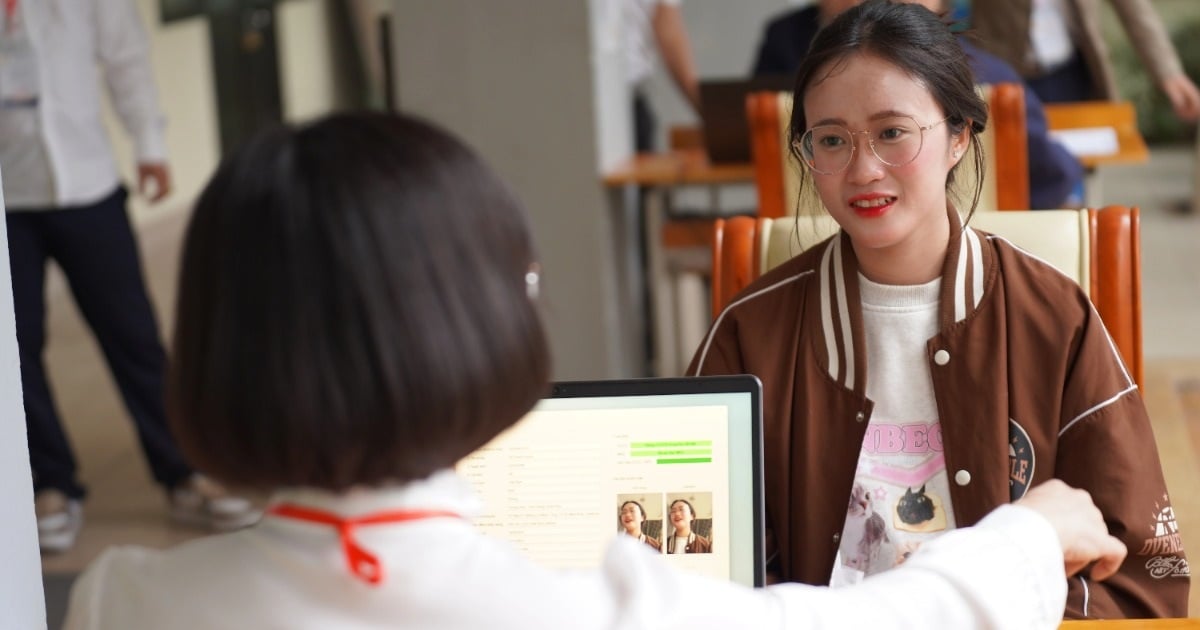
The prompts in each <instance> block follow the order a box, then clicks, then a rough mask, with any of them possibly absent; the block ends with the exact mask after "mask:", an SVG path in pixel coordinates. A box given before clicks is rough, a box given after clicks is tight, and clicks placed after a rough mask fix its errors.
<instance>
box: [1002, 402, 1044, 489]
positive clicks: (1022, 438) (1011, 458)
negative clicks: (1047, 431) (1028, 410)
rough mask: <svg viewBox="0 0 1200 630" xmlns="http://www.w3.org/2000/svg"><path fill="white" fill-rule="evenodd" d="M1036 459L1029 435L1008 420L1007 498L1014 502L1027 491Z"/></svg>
mask: <svg viewBox="0 0 1200 630" xmlns="http://www.w3.org/2000/svg"><path fill="white" fill-rule="evenodd" d="M1036 465H1037V458H1036V457H1035V456H1034V453H1033V442H1032V441H1031V440H1030V439H1029V434H1028V433H1026V432H1025V429H1024V428H1022V427H1021V425H1019V424H1017V421H1016V420H1013V419H1012V418H1009V419H1008V496H1009V499H1010V500H1012V501H1016V500H1017V499H1020V498H1021V497H1023V496H1025V493H1026V492H1028V491H1029V484H1030V483H1031V482H1032V481H1033V470H1034V468H1035V467H1036Z"/></svg>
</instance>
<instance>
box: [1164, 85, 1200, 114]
mask: <svg viewBox="0 0 1200 630" xmlns="http://www.w3.org/2000/svg"><path fill="white" fill-rule="evenodd" d="M1159 87H1161V88H1162V91H1163V92H1164V93H1165V94H1166V95H1167V98H1168V99H1170V101H1171V107H1174V108H1175V115H1176V116H1179V118H1180V119H1182V120H1184V121H1186V122H1193V121H1195V120H1196V119H1198V118H1200V89H1197V88H1196V84H1195V83H1193V82H1192V80H1191V79H1189V78H1188V77H1187V75H1185V74H1177V75H1175V76H1172V77H1168V78H1166V79H1163V82H1162V83H1161V84H1160V85H1159Z"/></svg>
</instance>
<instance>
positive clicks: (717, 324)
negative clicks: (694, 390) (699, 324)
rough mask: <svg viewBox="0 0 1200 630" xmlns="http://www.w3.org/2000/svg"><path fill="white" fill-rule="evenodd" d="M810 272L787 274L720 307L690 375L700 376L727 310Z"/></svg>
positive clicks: (811, 271)
mask: <svg viewBox="0 0 1200 630" xmlns="http://www.w3.org/2000/svg"><path fill="white" fill-rule="evenodd" d="M812 273H813V270H812V269H809V270H806V271H802V272H800V273H798V274H796V275H794V276H789V277H787V278H784V279H783V280H780V281H779V282H776V283H775V284H772V285H770V286H766V287H763V288H761V289H759V290H757V291H755V292H754V293H750V294H748V295H743V296H742V297H740V298H738V299H736V300H734V301H732V302H730V303H729V305H727V306H726V307H725V308H723V309H721V314H720V315H717V319H716V321H714V322H713V325H712V327H711V328H709V329H708V335H706V336H705V337H704V346H703V347H702V348H701V350H700V360H699V361H697V362H696V373H695V374H693V375H692V376H700V371H701V368H703V367H704V360H705V359H706V358H708V349H709V347H710V346H711V345H712V340H713V336H714V335H716V333H717V329H718V328H720V327H721V321H722V320H724V319H725V315H726V314H727V313H729V311H731V310H733V309H734V308H735V307H737V306H738V305H740V304H745V303H746V302H749V301H750V300H752V299H754V298H756V297H759V296H761V295H765V294H767V293H770V292H771V291H774V290H775V289H778V288H780V287H782V286H784V285H786V284H789V283H792V282H795V281H797V280H799V279H800V278H803V277H804V276H807V275H810V274H812Z"/></svg>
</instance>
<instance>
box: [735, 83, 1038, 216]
mask: <svg viewBox="0 0 1200 630" xmlns="http://www.w3.org/2000/svg"><path fill="white" fill-rule="evenodd" d="M980 90H981V91H982V92H983V96H984V99H985V100H986V101H987V103H988V110H989V122H988V126H987V129H986V130H985V131H984V133H983V134H982V136H981V137H980V140H981V141H982V144H983V149H984V154H985V155H986V156H987V164H988V169H987V173H986V176H985V182H984V189H983V197H982V198H981V199H980V209H985V210H1024V209H1026V208H1028V207H1029V150H1028V144H1027V140H1026V133H1025V92H1024V87H1023V86H1022V85H1020V84H1018V83H997V84H995V85H983V86H980ZM746 113H747V116H748V117H749V120H750V138H751V151H752V154H753V156H754V176H755V185H756V187H757V188H758V216H760V217H782V216H787V215H791V214H819V213H820V212H819V208H820V201H819V200H817V198H816V196H815V193H814V190H813V188H812V186H811V184H805V186H804V189H805V190H806V191H808V192H809V193H813V194H811V195H809V194H806V195H805V198H804V199H800V195H799V193H800V177H801V170H800V165H799V164H797V163H796V161H795V159H794V158H793V157H792V156H791V152H790V150H789V147H788V142H787V140H786V138H787V126H788V121H789V118H790V117H791V114H792V95H791V94H790V93H788V92H755V93H753V94H751V95H749V96H748V97H747V99H746ZM972 155H973V154H972V153H968V154H967V156H966V157H965V158H963V161H964V162H967V163H970V160H972V159H973V157H972ZM963 172H965V171H963ZM972 185H973V181H970V180H968V179H967V178H964V181H961V182H959V184H958V190H960V191H967V190H970V189H971V187H972ZM798 205H799V206H800V207H799V209H798V208H797V206H798Z"/></svg>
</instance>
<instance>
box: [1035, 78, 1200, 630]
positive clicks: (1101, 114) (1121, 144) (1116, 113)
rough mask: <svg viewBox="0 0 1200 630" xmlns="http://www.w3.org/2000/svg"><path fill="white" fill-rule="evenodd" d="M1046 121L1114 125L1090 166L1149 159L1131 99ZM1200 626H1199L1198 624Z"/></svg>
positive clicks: (1074, 106)
mask: <svg viewBox="0 0 1200 630" xmlns="http://www.w3.org/2000/svg"><path fill="white" fill-rule="evenodd" d="M1045 108H1046V122H1047V123H1048V124H1049V126H1050V129H1051V131H1057V130H1060V129H1080V128H1085V127H1112V128H1113V129H1114V130H1115V131H1116V132H1117V152H1116V153H1113V154H1111V155H1081V156H1079V161H1080V162H1082V163H1083V165H1084V166H1086V167H1088V168H1093V167H1096V166H1100V165H1101V164H1130V163H1136V162H1145V161H1146V160H1148V159H1150V150H1149V149H1148V148H1147V147H1146V140H1145V139H1144V138H1142V134H1141V132H1140V131H1138V127H1137V112H1136V111H1134V109H1133V104H1132V103H1129V102H1128V101H1115V102H1114V101H1081V102H1078V103H1046V105H1045ZM1197 627H1200V626H1197Z"/></svg>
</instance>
